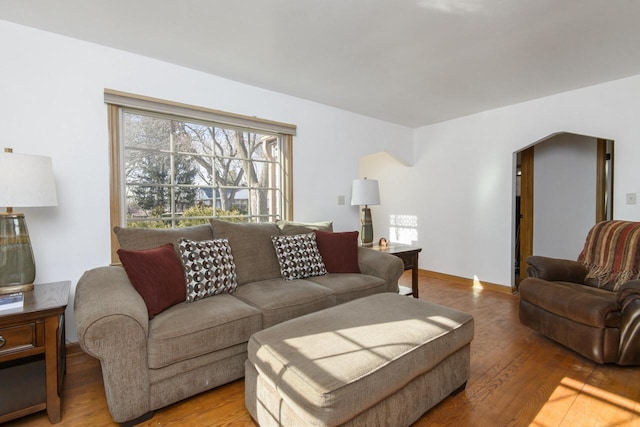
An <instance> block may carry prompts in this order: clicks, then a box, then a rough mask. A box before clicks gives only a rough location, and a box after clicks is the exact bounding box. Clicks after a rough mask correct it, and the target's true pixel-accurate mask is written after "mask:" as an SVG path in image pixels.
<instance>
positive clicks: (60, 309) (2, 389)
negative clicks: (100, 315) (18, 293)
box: [0, 282, 71, 423]
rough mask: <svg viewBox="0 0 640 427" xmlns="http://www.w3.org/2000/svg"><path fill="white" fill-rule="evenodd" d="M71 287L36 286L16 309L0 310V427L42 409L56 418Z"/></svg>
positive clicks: (59, 412) (51, 418)
mask: <svg viewBox="0 0 640 427" xmlns="http://www.w3.org/2000/svg"><path fill="white" fill-rule="evenodd" d="M70 286H71V282H56V283H42V284H36V285H34V287H33V290H31V291H27V292H24V303H23V305H22V307H18V308H9V309H3V308H2V307H1V306H0V378H2V380H1V384H0V423H3V422H5V421H8V420H12V419H14V418H18V417H22V416H24V415H28V414H31V413H33V412H37V411H41V410H44V409H46V410H47V416H48V417H49V421H50V422H51V423H57V422H59V421H60V419H61V418H62V380H63V377H64V372H65V334H64V326H65V325H64V310H65V308H66V307H67V303H68V300H69V288H70Z"/></svg>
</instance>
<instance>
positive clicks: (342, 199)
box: [338, 196, 344, 205]
mask: <svg viewBox="0 0 640 427" xmlns="http://www.w3.org/2000/svg"><path fill="white" fill-rule="evenodd" d="M338 204H339V205H344V196H338Z"/></svg>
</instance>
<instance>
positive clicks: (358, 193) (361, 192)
mask: <svg viewBox="0 0 640 427" xmlns="http://www.w3.org/2000/svg"><path fill="white" fill-rule="evenodd" d="M379 204H380V190H379V189H378V180H376V179H367V178H365V179H354V180H353V185H352V186H351V205H352V206H356V205H358V206H364V208H362V213H363V215H362V231H361V232H360V240H361V241H362V245H363V246H371V245H372V244H373V222H372V220H371V209H369V205H379Z"/></svg>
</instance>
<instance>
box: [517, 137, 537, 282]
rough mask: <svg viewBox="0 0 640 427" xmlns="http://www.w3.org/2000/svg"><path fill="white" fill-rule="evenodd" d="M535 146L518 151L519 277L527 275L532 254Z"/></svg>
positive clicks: (522, 277)
mask: <svg viewBox="0 0 640 427" xmlns="http://www.w3.org/2000/svg"><path fill="white" fill-rule="evenodd" d="M534 153H535V147H530V148H527V149H526V150H523V151H521V152H520V172H521V175H520V277H519V279H524V278H525V277H527V258H528V257H529V256H531V255H533V204H534V198H533V194H534V193H533V190H534V189H533V171H534V169H533V167H534V165H533V159H534Z"/></svg>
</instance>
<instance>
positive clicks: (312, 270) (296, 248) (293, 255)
mask: <svg viewBox="0 0 640 427" xmlns="http://www.w3.org/2000/svg"><path fill="white" fill-rule="evenodd" d="M271 241H272V242H273V247H274V249H275V250H276V256H277V257H278V262H279V263H280V273H281V274H282V278H283V279H284V280H293V279H304V278H305V277H311V276H323V275H325V274H327V269H326V268H325V266H324V262H323V261H322V256H321V255H320V252H319V251H318V245H317V244H316V235H315V233H307V234H294V235H291V236H271Z"/></svg>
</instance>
